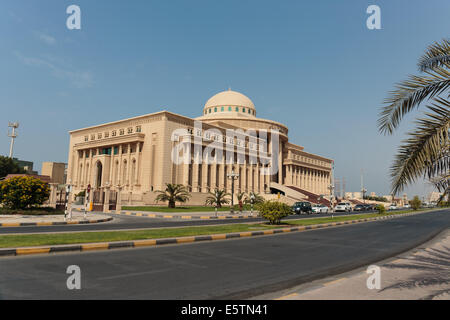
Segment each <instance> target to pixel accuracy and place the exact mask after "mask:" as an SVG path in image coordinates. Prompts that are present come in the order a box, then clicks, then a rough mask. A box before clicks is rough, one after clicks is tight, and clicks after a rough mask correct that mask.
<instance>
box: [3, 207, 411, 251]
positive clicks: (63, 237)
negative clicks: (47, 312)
mask: <svg viewBox="0 0 450 320" xmlns="http://www.w3.org/2000/svg"><path fill="white" fill-rule="evenodd" d="M407 212H412V210H411V211H397V212H392V213H386V214H383V215H380V214H378V213H369V214H360V215H352V216H337V217H334V218H333V219H332V218H331V217H323V218H316V219H299V220H288V221H286V220H285V221H283V225H268V224H263V223H253V224H229V225H222V226H217V225H216V226H195V227H180V228H160V229H147V230H133V231H108V232H76V233H50V234H49V233H45V234H22V235H1V236H0V248H13V247H27V246H44V245H62V244H77V243H89V242H111V241H129V240H144V239H158V238H174V237H186V236H197V235H210V234H219V233H233V232H246V231H259V230H267V229H275V228H281V227H282V226H286V225H290V226H297V225H305V226H306V225H312V224H320V223H329V222H341V221H351V220H357V219H365V218H372V217H381V216H390V215H398V214H401V213H407Z"/></svg>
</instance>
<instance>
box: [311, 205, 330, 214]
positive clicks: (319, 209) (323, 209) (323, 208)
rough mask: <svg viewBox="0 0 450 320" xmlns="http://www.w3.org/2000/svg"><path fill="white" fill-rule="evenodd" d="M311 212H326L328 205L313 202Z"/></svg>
mask: <svg viewBox="0 0 450 320" xmlns="http://www.w3.org/2000/svg"><path fill="white" fill-rule="evenodd" d="M312 212H313V213H327V212H328V207H327V206H326V205H323V204H315V205H313V206H312Z"/></svg>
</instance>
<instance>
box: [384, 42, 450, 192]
mask: <svg viewBox="0 0 450 320" xmlns="http://www.w3.org/2000/svg"><path fill="white" fill-rule="evenodd" d="M418 67H419V70H420V71H421V72H423V73H425V75H421V76H410V77H409V79H408V80H406V81H403V82H401V83H400V84H398V85H397V86H396V89H395V90H394V91H392V92H391V93H390V97H389V98H387V99H386V100H385V103H386V104H387V105H385V106H384V107H383V108H382V110H381V112H380V117H379V119H378V129H379V131H380V132H381V133H384V134H389V135H390V134H392V133H393V132H394V131H395V130H396V129H397V127H398V125H399V123H400V121H401V120H402V119H403V117H404V116H405V115H406V114H407V113H409V112H411V111H412V110H414V109H417V108H419V106H420V105H421V103H422V102H423V101H429V100H431V101H432V102H431V105H427V106H426V112H425V117H421V118H419V119H417V120H416V122H415V123H416V125H417V126H416V129H415V130H414V131H412V132H409V133H408V138H407V139H406V140H404V141H402V144H401V145H400V147H399V150H398V153H397V155H396V156H395V160H394V163H393V165H392V167H391V178H392V193H393V194H397V193H398V192H401V191H402V190H403V189H404V188H405V187H406V185H408V184H410V183H413V182H414V181H416V180H417V179H418V178H419V177H422V176H423V177H425V178H428V179H430V181H432V182H433V184H434V185H435V186H436V188H437V189H438V190H439V191H441V192H443V193H444V195H445V194H448V193H449V166H450V144H449V129H450V101H449V100H448V99H449V97H450V92H449V91H450V90H449V89H450V40H447V39H444V40H442V42H440V43H438V42H436V43H434V44H432V45H431V46H429V47H428V49H427V50H426V52H425V54H424V55H423V56H422V57H421V58H420V60H419V63H418Z"/></svg>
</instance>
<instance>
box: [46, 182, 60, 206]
mask: <svg viewBox="0 0 450 320" xmlns="http://www.w3.org/2000/svg"><path fill="white" fill-rule="evenodd" d="M49 185H50V197H49V199H48V204H49V205H50V207H52V208H56V191H57V188H58V184H57V183H49Z"/></svg>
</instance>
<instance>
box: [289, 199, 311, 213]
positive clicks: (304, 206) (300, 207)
mask: <svg viewBox="0 0 450 320" xmlns="http://www.w3.org/2000/svg"><path fill="white" fill-rule="evenodd" d="M292 211H294V213H295V214H302V213H306V214H310V213H312V212H313V209H312V206H311V202H307V201H304V202H296V203H294V205H293V206H292Z"/></svg>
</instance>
